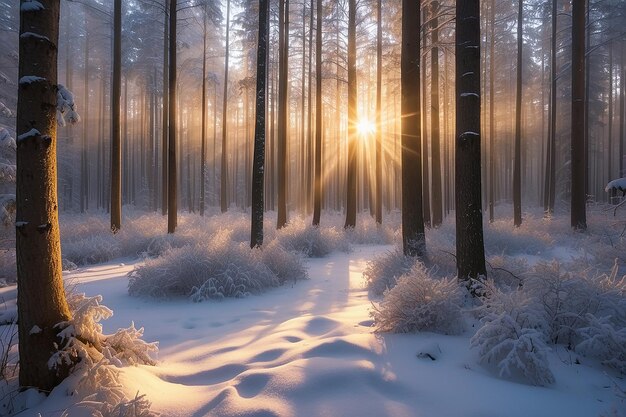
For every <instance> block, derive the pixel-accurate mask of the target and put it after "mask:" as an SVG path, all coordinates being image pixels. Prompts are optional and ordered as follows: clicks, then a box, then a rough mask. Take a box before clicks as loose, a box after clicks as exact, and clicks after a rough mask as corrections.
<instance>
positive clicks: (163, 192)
mask: <svg viewBox="0 0 626 417" xmlns="http://www.w3.org/2000/svg"><path fill="white" fill-rule="evenodd" d="M171 1H176V0H171ZM169 2H170V0H164V8H165V10H164V17H163V25H164V28H163V113H162V118H163V119H162V129H163V130H162V132H161V133H162V138H161V188H162V189H161V214H162V215H163V216H165V215H166V214H167V195H168V194H167V166H168V162H167V156H168V149H167V146H168V143H169V140H168V137H167V135H168V133H169V120H168V119H169V114H170V110H169V99H168V97H169V95H168V90H169V87H168V82H169V51H168V48H169V33H170V29H169V28H170V23H169V18H168V17H169V16H168V13H169Z"/></svg>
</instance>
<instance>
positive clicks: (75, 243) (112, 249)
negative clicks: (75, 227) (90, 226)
mask: <svg viewBox="0 0 626 417" xmlns="http://www.w3.org/2000/svg"><path fill="white" fill-rule="evenodd" d="M62 250H63V257H64V258H65V259H67V260H68V261H71V262H73V263H75V264H77V265H91V264H97V263H102V262H107V261H110V260H111V259H115V258H117V257H120V256H121V255H122V251H121V249H120V246H119V243H118V242H117V240H116V239H115V237H114V236H113V235H112V234H110V233H109V234H108V235H104V234H100V235H93V236H91V237H88V238H85V239H80V240H72V241H71V242H68V243H65V244H63V243H62Z"/></svg>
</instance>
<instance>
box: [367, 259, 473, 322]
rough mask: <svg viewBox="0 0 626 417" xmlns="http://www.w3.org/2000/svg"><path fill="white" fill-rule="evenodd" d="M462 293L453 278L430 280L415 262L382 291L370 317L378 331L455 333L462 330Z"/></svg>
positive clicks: (427, 273)
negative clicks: (386, 289) (395, 281)
mask: <svg viewBox="0 0 626 417" xmlns="http://www.w3.org/2000/svg"><path fill="white" fill-rule="evenodd" d="M465 294H466V293H465V290H464V289H463V288H462V287H461V286H460V285H459V283H458V282H457V280H456V279H455V278H441V279H437V278H433V277H432V276H431V275H430V273H429V271H428V270H427V269H426V268H425V267H424V265H423V264H422V263H417V264H415V266H413V268H412V269H411V271H410V272H409V273H407V274H405V275H403V276H401V277H400V278H398V281H397V283H396V286H395V287H393V288H391V289H390V290H388V291H386V292H385V296H384V299H383V301H382V302H381V303H380V305H379V306H378V307H374V309H373V310H372V312H371V315H372V317H373V318H374V322H375V327H376V330H377V331H378V332H391V333H410V332H420V331H432V332H437V333H444V334H458V333H460V332H461V331H463V316H462V314H461V313H462V308H463V303H464V298H465Z"/></svg>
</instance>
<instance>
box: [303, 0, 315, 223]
mask: <svg viewBox="0 0 626 417" xmlns="http://www.w3.org/2000/svg"><path fill="white" fill-rule="evenodd" d="M309 7H310V13H309V64H308V65H309V85H308V103H307V108H308V111H309V113H308V119H307V123H308V128H307V131H308V141H307V147H306V151H307V153H306V159H305V161H306V163H305V165H306V167H305V171H306V173H305V176H306V182H305V189H306V193H305V194H306V199H305V206H306V210H305V213H306V214H309V213H310V212H311V197H312V191H313V158H314V156H313V152H314V149H315V140H314V138H313V107H312V106H313V94H312V93H313V21H314V13H313V10H314V8H315V0H311V3H310V6H309Z"/></svg>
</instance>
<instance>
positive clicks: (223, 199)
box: [220, 0, 230, 213]
mask: <svg viewBox="0 0 626 417" xmlns="http://www.w3.org/2000/svg"><path fill="white" fill-rule="evenodd" d="M225 47H226V50H225V51H224V96H223V98H222V100H223V101H222V164H221V175H220V208H221V210H222V213H226V211H227V210H228V153H227V152H228V149H227V148H226V137H227V134H228V128H227V125H228V118H227V117H228V57H229V55H230V0H226V44H225Z"/></svg>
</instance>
